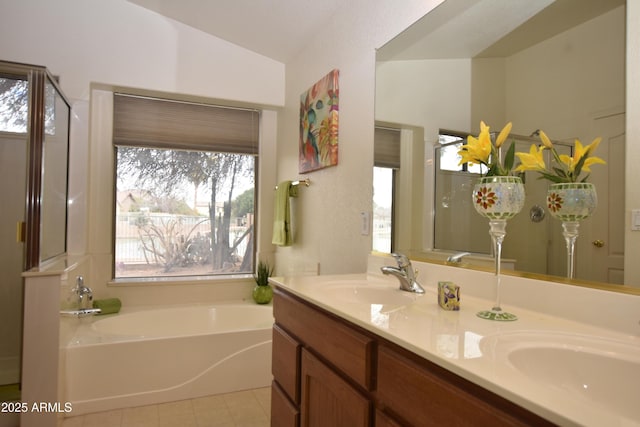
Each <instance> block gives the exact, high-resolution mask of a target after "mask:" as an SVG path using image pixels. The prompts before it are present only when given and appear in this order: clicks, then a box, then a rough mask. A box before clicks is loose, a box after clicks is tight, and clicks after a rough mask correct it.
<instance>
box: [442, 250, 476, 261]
mask: <svg viewBox="0 0 640 427" xmlns="http://www.w3.org/2000/svg"><path fill="white" fill-rule="evenodd" d="M467 255H471V252H459V253H457V254H453V255H451V256H449V258H447V262H461V261H462V258H463V257H465V256H467Z"/></svg>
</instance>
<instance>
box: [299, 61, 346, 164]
mask: <svg viewBox="0 0 640 427" xmlns="http://www.w3.org/2000/svg"><path fill="white" fill-rule="evenodd" d="M339 74H340V72H339V70H333V71H331V72H330V73H329V74H327V75H326V76H324V77H323V78H322V79H320V80H319V81H318V82H317V83H316V84H314V85H313V86H311V88H310V89H309V90H308V91H306V92H305V93H303V94H302V95H301V96H300V142H299V144H298V145H299V149H300V151H299V156H298V171H299V172H300V173H307V172H311V171H314V170H318V169H322V168H326V167H329V166H335V165H337V164H338V98H339V96H338V95H339V90H338V76H339Z"/></svg>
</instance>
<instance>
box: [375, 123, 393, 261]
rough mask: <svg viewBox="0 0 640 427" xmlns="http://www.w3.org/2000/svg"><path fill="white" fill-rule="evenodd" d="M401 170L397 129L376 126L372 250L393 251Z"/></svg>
mask: <svg viewBox="0 0 640 427" xmlns="http://www.w3.org/2000/svg"><path fill="white" fill-rule="evenodd" d="M399 168H400V130H399V129H391V128H383V127H376V128H375V134H374V168H373V221H372V227H373V232H372V235H373V236H372V237H373V244H372V249H373V250H374V251H378V252H385V253H389V252H393V250H394V243H393V241H394V232H393V230H394V227H393V218H394V214H393V213H394V205H395V178H396V172H397V170H398V169H399Z"/></svg>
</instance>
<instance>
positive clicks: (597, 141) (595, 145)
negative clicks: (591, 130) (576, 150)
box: [576, 137, 607, 172]
mask: <svg viewBox="0 0 640 427" xmlns="http://www.w3.org/2000/svg"><path fill="white" fill-rule="evenodd" d="M600 141H602V138H601V137H597V138H596V139H594V140H593V141H592V142H591V144H589V145H587V146H586V147H584V152H585V154H586V155H588V156H590V157H588V158H587V159H586V160H585V161H584V165H583V166H582V170H583V171H585V172H591V169H590V168H589V166H591V165H595V164H601V165H605V164H607V162H605V161H604V160H602V159H601V158H600V157H596V156H591V154H592V153H593V152H594V151H596V148H598V145H600ZM576 142H577V141H576Z"/></svg>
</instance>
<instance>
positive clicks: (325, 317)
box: [273, 289, 374, 390]
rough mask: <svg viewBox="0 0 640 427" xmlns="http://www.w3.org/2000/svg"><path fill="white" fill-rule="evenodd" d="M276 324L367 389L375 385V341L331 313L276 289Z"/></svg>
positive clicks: (274, 310)
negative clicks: (300, 338) (373, 361)
mask: <svg viewBox="0 0 640 427" xmlns="http://www.w3.org/2000/svg"><path fill="white" fill-rule="evenodd" d="M273 312H274V317H275V319H276V323H277V324H278V325H281V326H282V327H283V328H284V329H286V330H287V331H288V332H290V333H291V334H293V335H295V336H296V337H304V340H303V341H304V344H305V346H309V347H311V348H313V350H314V351H315V352H316V353H318V354H320V355H321V356H322V357H323V358H324V359H326V360H327V361H329V362H330V363H331V364H332V365H334V366H335V367H336V368H338V369H339V370H340V371H342V372H343V373H344V374H346V375H348V376H349V377H350V378H351V379H352V380H354V381H355V382H356V383H358V384H360V385H361V386H363V387H364V388H365V389H367V390H371V388H372V384H371V383H372V377H373V376H372V369H373V366H372V365H373V363H372V352H373V348H374V341H373V340H372V339H371V338H369V337H368V336H366V335H364V334H361V333H359V332H357V331H355V330H354V329H353V328H351V327H349V326H347V325H346V324H345V323H344V321H340V320H338V319H337V318H335V317H331V316H330V315H329V314H325V313H323V312H321V311H319V310H317V309H314V308H312V307H310V306H309V305H307V304H305V303H303V302H301V301H299V300H298V299H296V298H295V297H292V296H290V295H288V294H286V293H284V292H282V291H281V290H279V289H276V292H275V296H274V303H273Z"/></svg>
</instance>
